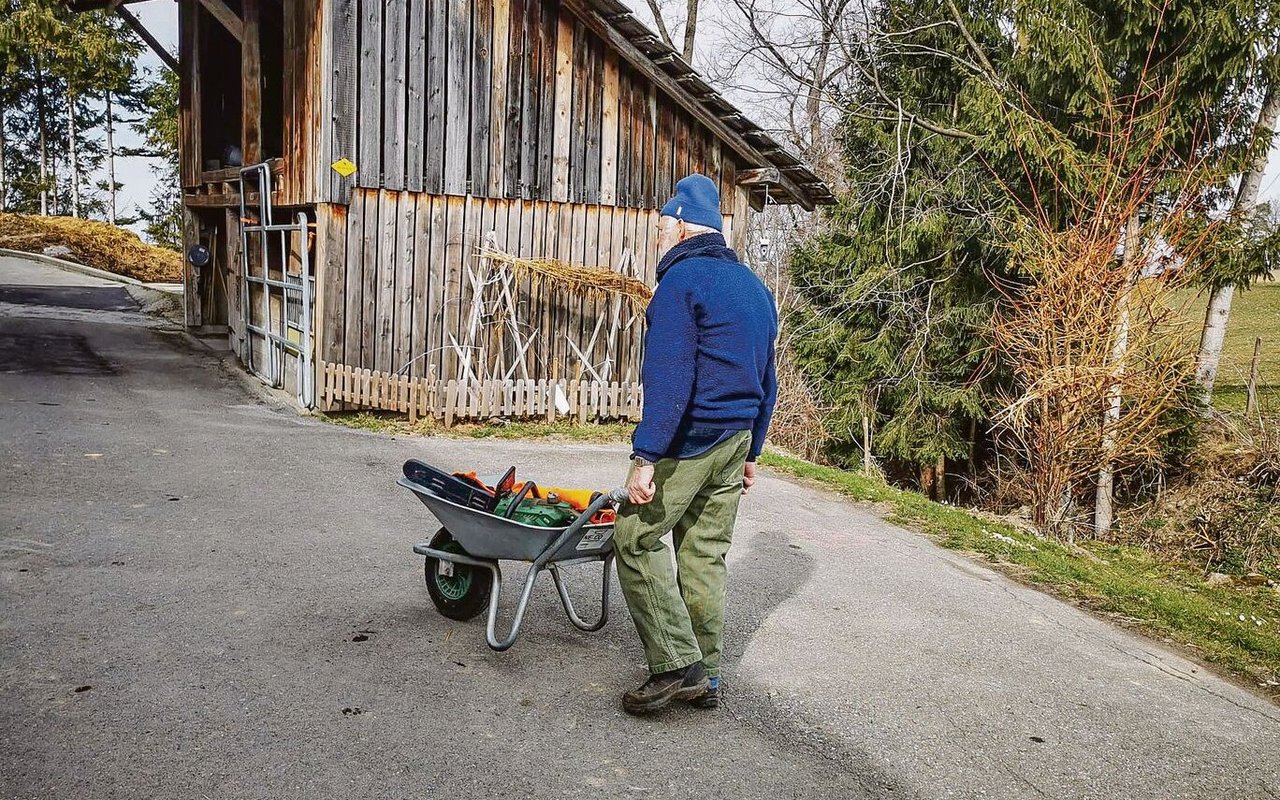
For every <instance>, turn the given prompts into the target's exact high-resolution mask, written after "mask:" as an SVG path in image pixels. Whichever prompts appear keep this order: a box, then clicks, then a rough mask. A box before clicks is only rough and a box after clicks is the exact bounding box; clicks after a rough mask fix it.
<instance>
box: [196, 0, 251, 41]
mask: <svg viewBox="0 0 1280 800" xmlns="http://www.w3.org/2000/svg"><path fill="white" fill-rule="evenodd" d="M200 5H202V6H204V10H205V11H208V12H209V13H210V14H211V15H212V16H213V18H214V19H216V20H217V21H218V22H220V23H222V27H224V28H226V29H227V33H230V34H231V35H232V36H233V37H235V40H236V41H237V42H239V43H240V44H244V23H243V22H241V21H240V18H239V17H237V16H236V12H234V11H232V10H231V9H230V8H228V7H227V4H226V3H224V2H222V0H200Z"/></svg>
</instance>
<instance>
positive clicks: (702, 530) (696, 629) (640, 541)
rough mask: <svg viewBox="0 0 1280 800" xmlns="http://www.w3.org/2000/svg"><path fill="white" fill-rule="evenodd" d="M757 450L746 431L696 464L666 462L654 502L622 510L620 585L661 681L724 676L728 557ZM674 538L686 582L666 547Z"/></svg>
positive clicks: (617, 540)
mask: <svg viewBox="0 0 1280 800" xmlns="http://www.w3.org/2000/svg"><path fill="white" fill-rule="evenodd" d="M750 447H751V432H750V431H741V432H739V433H736V434H734V435H733V436H732V437H730V438H729V439H727V440H725V441H723V442H721V443H720V444H718V445H716V446H715V447H713V448H711V449H710V450H708V451H707V452H706V453H703V454H702V455H700V456H698V457H696V458H688V459H674V458H664V459H662V460H661V461H659V462H658V463H657V464H655V465H654V470H653V482H654V484H655V485H656V487H657V492H656V494H655V495H654V498H653V501H652V502H650V503H648V504H646V505H642V506H637V505H634V504H631V503H625V504H623V506H622V508H621V509H619V513H618V521H617V524H616V526H615V529H614V534H613V550H614V553H615V555H616V561H617V565H618V582H619V583H620V584H621V585H622V593H623V594H624V595H625V596H626V598H627V607H628V608H629V609H630V610H631V619H632V620H633V621H634V622H635V624H636V631H637V632H638V633H639V634H640V640H641V641H642V642H643V643H644V652H645V657H646V658H647V659H648V661H649V670H650V671H651V672H653V673H659V672H667V671H669V670H673V669H681V668H683V667H687V666H689V665H690V664H692V663H694V662H695V661H701V662H702V665H703V666H704V667H705V668H706V670H707V674H708V675H709V676H711V677H715V676H717V675H719V674H720V636H721V634H722V633H723V631H724V581H725V574H726V570H725V565H724V557H725V554H726V553H728V552H729V544H730V542H731V541H732V539H733V523H734V519H735V518H736V517H737V516H738V501H739V500H741V498H742V469H743V464H745V462H746V460H747V451H748V449H750ZM633 469H634V467H633ZM668 531H671V532H672V533H673V539H674V541H675V546H676V564H677V566H678V568H679V577H678V578H677V577H676V576H675V575H674V574H673V572H672V569H671V551H670V550H669V549H668V548H667V546H666V544H665V543H664V542H663V541H662V537H663V536H665V535H666V534H667V532H668Z"/></svg>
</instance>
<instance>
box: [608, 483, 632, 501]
mask: <svg viewBox="0 0 1280 800" xmlns="http://www.w3.org/2000/svg"><path fill="white" fill-rule="evenodd" d="M630 499H631V493H630V492H629V491H627V487H625V486H621V487H619V488H617V489H614V490H613V491H611V492H609V502H611V503H614V504H615V505H617V504H621V503H625V502H627V501H628V500H630Z"/></svg>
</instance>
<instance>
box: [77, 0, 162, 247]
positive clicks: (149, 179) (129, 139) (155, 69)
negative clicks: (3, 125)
mask: <svg viewBox="0 0 1280 800" xmlns="http://www.w3.org/2000/svg"><path fill="white" fill-rule="evenodd" d="M129 10H130V11H132V12H133V13H134V14H135V15H137V17H138V18H139V19H140V20H142V24H143V25H146V26H147V30H149V31H150V32H151V34H152V35H153V36H155V37H156V38H157V39H159V40H160V43H161V44H163V45H164V46H165V47H167V48H168V49H169V52H170V53H173V54H175V55H176V54H177V52H178V4H177V3H175V2H174V0H147V2H145V3H136V4H130V6H129ZM138 64H139V65H140V66H141V67H142V68H143V69H147V70H150V71H151V73H152V74H159V72H160V70H163V69H168V67H166V66H164V64H163V63H161V61H160V59H159V58H158V57H157V56H156V55H155V54H154V53H152V52H151V48H149V47H145V46H144V48H143V51H142V55H141V56H140V57H139V59H138ZM103 135H104V136H105V135H106V134H105V133H104V134H103ZM141 145H142V141H141V140H140V139H139V137H138V136H136V135H135V134H134V133H133V131H132V130H131V129H129V128H127V127H125V128H122V129H120V130H118V131H117V132H116V146H117V147H138V146H141ZM96 177H101V178H103V179H105V178H106V171H105V169H104V170H103V174H102V175H101V176H95V178H96ZM116 180H117V181H119V182H120V183H122V184H124V187H123V188H122V189H121V190H120V193H119V195H117V209H116V210H117V213H119V214H123V215H130V216H132V215H133V212H134V210H135V208H136V207H137V206H143V207H145V206H147V205H148V204H149V203H150V202H151V190H152V188H153V187H154V186H155V176H154V175H152V174H151V160H150V159H146V158H117V159H116ZM137 227H138V229H139V232H141V226H137Z"/></svg>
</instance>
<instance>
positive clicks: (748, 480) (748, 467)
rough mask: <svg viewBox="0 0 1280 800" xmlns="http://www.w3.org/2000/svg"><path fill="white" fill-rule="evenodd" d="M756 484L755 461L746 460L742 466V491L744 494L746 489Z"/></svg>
mask: <svg viewBox="0 0 1280 800" xmlns="http://www.w3.org/2000/svg"><path fill="white" fill-rule="evenodd" d="M755 485H756V462H754V461H748V462H747V463H746V464H745V465H744V466H743V467H742V493H743V494H746V493H747V490H748V489H750V488H751V487H752V486H755Z"/></svg>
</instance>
